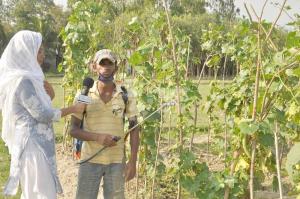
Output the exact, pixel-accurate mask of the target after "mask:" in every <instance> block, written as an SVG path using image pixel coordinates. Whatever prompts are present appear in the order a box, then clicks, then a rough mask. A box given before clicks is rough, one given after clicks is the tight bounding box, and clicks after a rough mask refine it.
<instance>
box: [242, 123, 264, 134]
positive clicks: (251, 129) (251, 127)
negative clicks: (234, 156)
mask: <svg viewBox="0 0 300 199" xmlns="http://www.w3.org/2000/svg"><path fill="white" fill-rule="evenodd" d="M238 127H239V129H240V131H241V132H242V133H244V134H247V135H252V134H253V133H255V132H256V131H257V130H258V128H259V127H258V125H256V124H255V123H254V122H253V121H247V120H244V121H241V122H240V123H239V125H238Z"/></svg>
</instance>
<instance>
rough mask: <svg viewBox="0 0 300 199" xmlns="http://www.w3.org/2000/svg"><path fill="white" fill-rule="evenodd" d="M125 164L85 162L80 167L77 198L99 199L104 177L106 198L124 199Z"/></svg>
mask: <svg viewBox="0 0 300 199" xmlns="http://www.w3.org/2000/svg"><path fill="white" fill-rule="evenodd" d="M123 173H124V164H122V163H113V164H109V165H104V164H95V163H89V162H86V163H83V164H82V165H80V167H79V173H78V185H77V192H76V199H97V196H98V191H99V186H100V182H101V180H102V178H103V196H104V199H124V198H125V196H124V184H125V179H124V176H123V175H124V174H123Z"/></svg>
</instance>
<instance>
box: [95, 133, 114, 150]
mask: <svg viewBox="0 0 300 199" xmlns="http://www.w3.org/2000/svg"><path fill="white" fill-rule="evenodd" d="M113 138H114V136H112V135H109V134H98V135H97V140H96V142H98V143H99V144H101V145H103V146H106V147H112V146H116V145H117V142H116V141H114V139H113Z"/></svg>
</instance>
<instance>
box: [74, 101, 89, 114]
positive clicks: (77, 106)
mask: <svg viewBox="0 0 300 199" xmlns="http://www.w3.org/2000/svg"><path fill="white" fill-rule="evenodd" d="M73 107H74V113H83V112H84V111H85V109H86V104H84V103H80V102H77V103H76V104H74V105H73Z"/></svg>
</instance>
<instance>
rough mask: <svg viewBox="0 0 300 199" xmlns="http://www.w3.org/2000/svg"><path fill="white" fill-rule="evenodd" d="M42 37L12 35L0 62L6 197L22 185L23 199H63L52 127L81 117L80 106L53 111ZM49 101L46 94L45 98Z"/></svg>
mask: <svg viewBox="0 0 300 199" xmlns="http://www.w3.org/2000/svg"><path fill="white" fill-rule="evenodd" d="M41 44H42V36H41V34H40V33H36V32H32V31H20V32H18V33H16V34H15V35H14V36H13V38H12V39H11V40H10V42H9V43H8V45H7V47H6V48H5V50H4V52H3V54H2V57H1V60H0V79H1V81H0V108H1V110H2V118H3V122H2V139H3V140H4V142H5V144H6V145H7V146H8V149H9V153H10V154H11V165H10V176H9V179H8V182H7V184H6V186H5V188H4V194H5V195H15V194H16V192H17V189H18V184H19V182H20V184H21V189H22V196H21V198H23V199H44V198H45V199H46V198H47V199H55V198H56V193H62V188H61V185H60V182H59V180H58V177H57V170H56V160H55V140H54V132H53V126H52V122H53V121H58V120H59V119H60V118H61V117H63V116H65V115H68V114H70V113H81V112H83V110H84V105H83V104H76V105H74V106H71V107H68V108H63V109H53V108H52V106H51V99H50V96H51V97H54V92H53V89H52V88H51V86H50V85H49V84H48V83H45V85H44V79H45V77H44V74H43V72H42V69H41V66H40V65H41V64H42V62H43V60H44V50H43V47H42V45H41ZM46 91H47V92H48V94H49V95H50V96H49V95H48V94H47V92H46Z"/></svg>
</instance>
